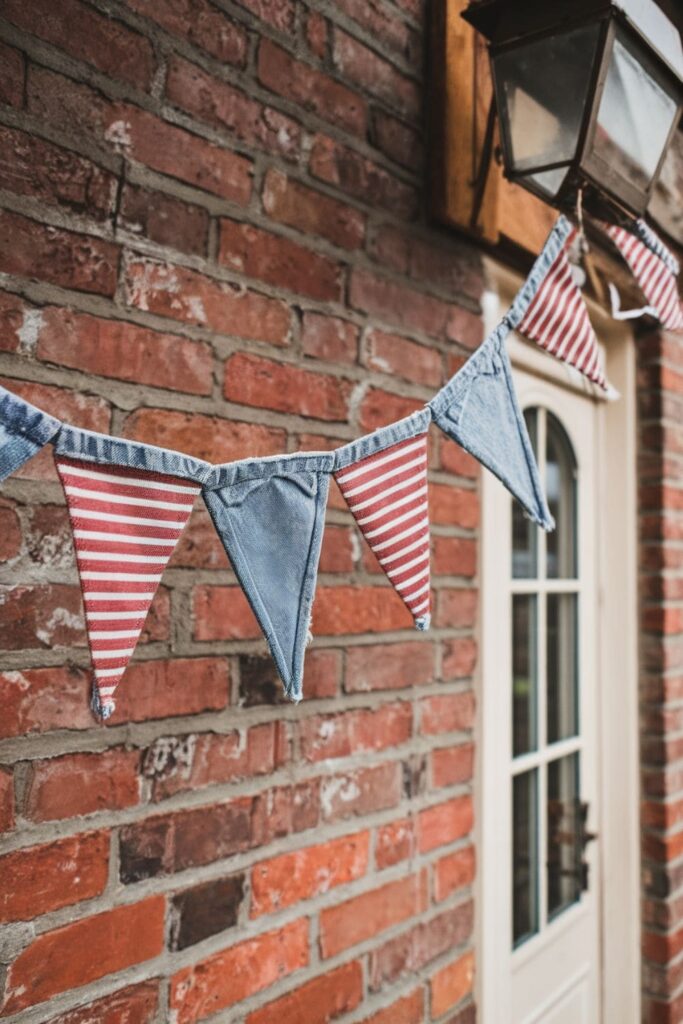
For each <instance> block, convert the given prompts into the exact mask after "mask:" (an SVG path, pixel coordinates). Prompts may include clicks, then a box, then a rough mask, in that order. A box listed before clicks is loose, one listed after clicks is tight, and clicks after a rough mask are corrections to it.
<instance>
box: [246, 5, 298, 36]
mask: <svg viewBox="0 0 683 1024" xmlns="http://www.w3.org/2000/svg"><path fill="white" fill-rule="evenodd" d="M237 2H238V3H239V5H240V6H241V7H245V8H246V9H247V10H248V11H251V13H252V14H254V15H255V16H256V17H257V18H260V19H261V21H267V22H268V24H269V25H272V26H273V28H276V29H278V30H279V31H280V32H284V33H286V34H287V35H291V32H292V30H293V28H294V3H293V0H237Z"/></svg>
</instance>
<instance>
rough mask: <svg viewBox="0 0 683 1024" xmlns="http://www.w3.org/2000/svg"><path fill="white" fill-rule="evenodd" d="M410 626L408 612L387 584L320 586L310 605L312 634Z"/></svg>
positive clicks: (379, 631)
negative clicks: (383, 585)
mask: <svg viewBox="0 0 683 1024" xmlns="http://www.w3.org/2000/svg"><path fill="white" fill-rule="evenodd" d="M410 625H412V618H411V615H410V612H409V611H408V609H407V608H406V607H405V605H404V604H403V602H402V601H401V598H400V597H399V596H398V594H397V593H396V592H395V591H394V590H393V589H389V588H388V587H321V586H318V591H317V593H316V598H315V604H314V605H313V627H312V628H313V633H314V634H316V635H317V636H340V635H342V634H344V633H367V632H370V633H385V632H387V631H388V630H392V629H405V628H406V627H408V626H410Z"/></svg>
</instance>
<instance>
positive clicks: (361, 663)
mask: <svg viewBox="0 0 683 1024" xmlns="http://www.w3.org/2000/svg"><path fill="white" fill-rule="evenodd" d="M433 678H434V647H433V645H432V644H429V643H422V642H421V641H417V640H415V641H407V642H405V643H397V644H373V645H371V646H365V645H364V646H361V647H352V648H351V649H350V650H349V651H348V652H347V655H346V673H345V676H344V689H345V690H346V691H347V693H355V692H366V691H370V690H397V689H402V688H403V687H406V686H419V685H420V684H422V683H429V682H431V681H432V679H433Z"/></svg>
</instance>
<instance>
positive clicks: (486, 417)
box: [429, 321, 555, 530]
mask: <svg viewBox="0 0 683 1024" xmlns="http://www.w3.org/2000/svg"><path fill="white" fill-rule="evenodd" d="M509 333H510V326H509V325H508V323H506V322H505V321H503V322H502V323H501V324H499V325H498V327H497V328H496V329H495V330H494V331H493V333H492V334H490V335H489V336H488V338H487V339H486V341H485V342H483V344H482V345H480V346H479V348H478V349H477V351H476V352H475V353H474V354H473V355H472V356H470V358H469V359H468V360H467V362H466V363H465V365H464V366H463V367H461V369H460V370H458V372H457V373H456V374H455V376H454V377H452V378H451V380H450V381H449V382H448V384H446V385H445V387H443V388H442V389H441V391H440V392H439V393H438V395H436V397H435V398H433V399H432V401H431V402H430V403H429V404H430V407H431V410H432V414H433V416H434V420H435V421H436V423H437V424H438V426H439V427H441V429H442V430H443V431H444V433H446V434H448V435H449V437H452V438H453V440H455V441H457V442H458V444H459V445H461V446H462V447H463V448H464V449H465V450H466V451H468V452H470V454H471V455H473V456H474V457H475V459H477V460H478V461H479V462H481V464H482V465H483V466H486V468H487V469H489V470H490V471H491V472H492V473H494V474H495V475H496V476H497V477H498V479H499V480H500V481H501V483H503V484H504V485H505V486H506V487H507V489H508V490H509V491H510V493H511V494H513V495H514V497H515V498H517V500H518V501H519V502H520V503H521V504H522V506H523V507H524V510H525V512H526V514H527V515H528V517H529V518H530V519H532V520H533V521H534V522H535V523H538V525H539V526H542V527H543V529H544V530H552V529H554V526H555V523H554V521H553V517H552V516H551V515H550V511H549V510H548V505H547V502H546V500H545V495H544V494H543V489H542V487H541V481H540V479H539V475H538V467H537V465H536V460H535V458H534V453H533V450H532V447H531V442H530V441H529V435H528V433H527V429H526V424H525V422H524V417H523V416H522V412H521V410H520V408H519V403H518V402H517V396H516V394H515V388H514V384H513V380H512V367H511V366H510V358H509V356H508V354H507V349H506V347H505V339H506V338H507V336H508V334H509Z"/></svg>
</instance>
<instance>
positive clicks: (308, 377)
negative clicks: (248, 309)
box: [223, 352, 351, 420]
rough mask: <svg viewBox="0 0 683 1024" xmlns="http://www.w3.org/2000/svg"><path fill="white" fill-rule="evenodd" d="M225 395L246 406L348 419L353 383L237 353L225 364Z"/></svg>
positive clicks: (245, 353) (330, 418) (327, 418)
mask: <svg viewBox="0 0 683 1024" xmlns="http://www.w3.org/2000/svg"><path fill="white" fill-rule="evenodd" d="M223 394H224V395H225V397H226V398H228V399H230V400H231V401H233V402H239V403H241V404H242V405H253V406H256V407H258V408H266V409H277V410H278V411H279V412H290V413H296V414H298V415H299V416H313V417H315V418H316V419H323V420H345V419H346V418H347V415H348V406H349V400H350V396H351V383H350V381H346V380H343V379H342V378H340V377H332V376H326V375H323V374H321V373H310V372H309V371H308V370H302V369H299V367H298V366H292V365H291V364H282V363H276V362H274V361H273V360H271V359H263V358H262V357H261V356H255V355H251V354H249V353H247V352H237V353H236V354H235V355H233V356H230V358H229V359H228V360H227V361H226V363H225V377H224V381H223Z"/></svg>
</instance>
